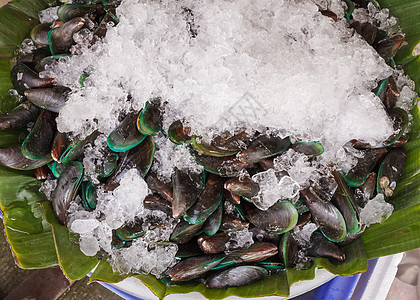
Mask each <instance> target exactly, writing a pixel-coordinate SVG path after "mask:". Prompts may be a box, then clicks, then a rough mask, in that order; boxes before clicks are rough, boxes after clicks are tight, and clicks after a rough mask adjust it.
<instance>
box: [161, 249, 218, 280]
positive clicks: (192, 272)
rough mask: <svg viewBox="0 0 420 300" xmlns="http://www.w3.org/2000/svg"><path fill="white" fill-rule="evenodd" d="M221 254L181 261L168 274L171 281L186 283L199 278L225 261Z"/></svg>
mask: <svg viewBox="0 0 420 300" xmlns="http://www.w3.org/2000/svg"><path fill="white" fill-rule="evenodd" d="M225 257H226V256H225V255H223V254H215V255H202V256H195V257H189V258H186V259H184V260H181V262H179V263H178V264H176V265H175V266H174V267H173V268H172V270H171V271H170V272H169V277H170V278H171V280H172V281H188V280H192V279H196V278H199V277H201V276H202V275H203V274H204V273H206V272H207V271H209V270H211V269H212V268H214V267H215V266H217V265H218V264H219V263H220V262H221V261H223V260H224V259H225Z"/></svg>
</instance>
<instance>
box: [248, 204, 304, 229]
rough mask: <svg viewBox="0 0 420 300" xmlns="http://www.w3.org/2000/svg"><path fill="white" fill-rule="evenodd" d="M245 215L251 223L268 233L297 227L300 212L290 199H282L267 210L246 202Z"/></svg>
mask: <svg viewBox="0 0 420 300" xmlns="http://www.w3.org/2000/svg"><path fill="white" fill-rule="evenodd" d="M244 206H245V217H246V218H247V219H248V220H249V222H250V223H252V224H253V225H255V226H256V227H258V228H261V229H262V230H264V231H267V232H268V233H274V234H281V233H284V232H287V231H289V230H291V229H292V228H293V227H295V225H296V223H297V220H298V212H297V210H296V208H295V207H294V206H293V204H292V203H290V202H289V201H280V202H277V203H276V204H274V205H273V206H271V207H270V208H269V209H267V210H266V211H264V210H260V209H258V208H256V207H255V206H254V205H253V204H251V203H248V202H246V201H245V202H244Z"/></svg>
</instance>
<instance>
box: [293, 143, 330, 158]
mask: <svg viewBox="0 0 420 300" xmlns="http://www.w3.org/2000/svg"><path fill="white" fill-rule="evenodd" d="M292 148H293V150H295V151H297V152H300V153H303V154H305V155H307V156H310V157H313V156H319V155H321V154H322V153H324V146H322V144H321V143H320V142H297V143H295V144H293V145H292Z"/></svg>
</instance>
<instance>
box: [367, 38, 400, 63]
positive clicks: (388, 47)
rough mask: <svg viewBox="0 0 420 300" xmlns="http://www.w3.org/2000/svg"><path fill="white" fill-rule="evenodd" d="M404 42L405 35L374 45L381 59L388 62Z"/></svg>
mask: <svg viewBox="0 0 420 300" xmlns="http://www.w3.org/2000/svg"><path fill="white" fill-rule="evenodd" d="M403 41H404V35H402V34H397V35H394V36H392V37H390V38H387V39H384V40H382V41H380V42H379V43H378V44H377V45H374V48H375V49H376V51H377V52H378V54H379V55H380V56H381V57H383V58H384V59H385V60H386V61H388V60H389V59H391V58H392V57H393V56H394V55H395V53H396V52H397V50H398V48H399V47H400V46H401V44H402V42H403Z"/></svg>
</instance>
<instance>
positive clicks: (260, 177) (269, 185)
mask: <svg viewBox="0 0 420 300" xmlns="http://www.w3.org/2000/svg"><path fill="white" fill-rule="evenodd" d="M252 180H253V181H254V182H256V183H258V185H259V186H260V191H259V192H258V195H257V196H255V197H253V198H252V201H253V202H254V204H255V206H256V207H258V208H259V209H261V210H267V209H269V208H270V207H271V206H272V205H274V204H275V203H276V202H277V201H279V200H280V194H281V191H280V189H279V184H278V180H277V176H276V173H275V171H274V170H273V169H269V170H267V171H264V172H260V173H257V174H255V175H253V176H252Z"/></svg>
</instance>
